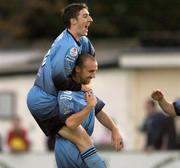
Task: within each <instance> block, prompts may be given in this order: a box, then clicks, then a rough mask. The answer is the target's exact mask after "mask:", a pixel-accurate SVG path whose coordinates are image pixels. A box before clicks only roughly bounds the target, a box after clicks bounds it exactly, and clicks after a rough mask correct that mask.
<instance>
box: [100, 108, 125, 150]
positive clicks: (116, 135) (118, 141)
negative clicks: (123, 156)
mask: <svg viewBox="0 0 180 168" xmlns="http://www.w3.org/2000/svg"><path fill="white" fill-rule="evenodd" d="M96 117H97V119H98V121H99V122H100V123H101V124H102V125H104V126H105V127H106V128H107V129H109V130H110V131H111V133H112V136H111V141H112V144H113V145H114V147H115V149H116V150H117V151H120V150H121V149H122V148H123V140H122V137H121V135H120V131H119V128H118V126H117V125H116V124H115V123H114V121H113V120H112V119H111V118H110V116H109V115H108V114H107V113H105V112H104V111H102V110H101V111H100V112H99V113H98V114H97V115H96Z"/></svg>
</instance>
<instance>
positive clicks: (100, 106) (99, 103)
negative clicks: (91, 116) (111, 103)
mask: <svg viewBox="0 0 180 168" xmlns="http://www.w3.org/2000/svg"><path fill="white" fill-rule="evenodd" d="M96 98H97V103H96V106H95V115H97V114H98V113H99V112H100V111H101V110H102V109H103V107H104V106H105V103H104V102H103V101H102V100H100V99H99V98H98V97H96Z"/></svg>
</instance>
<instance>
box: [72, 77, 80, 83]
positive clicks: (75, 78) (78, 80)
mask: <svg viewBox="0 0 180 168" xmlns="http://www.w3.org/2000/svg"><path fill="white" fill-rule="evenodd" d="M72 79H73V80H74V81H75V82H77V83H81V82H80V79H79V78H78V77H77V76H76V75H72Z"/></svg>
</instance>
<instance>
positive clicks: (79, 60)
mask: <svg viewBox="0 0 180 168" xmlns="http://www.w3.org/2000/svg"><path fill="white" fill-rule="evenodd" d="M87 59H91V60H93V61H96V59H95V57H94V56H93V55H91V54H88V53H87V54H81V55H79V57H78V58H77V60H76V62H75V67H74V69H73V71H72V75H74V74H75V73H76V72H75V69H76V67H77V66H79V67H80V68H82V67H83V66H84V63H85V62H86V60H87Z"/></svg>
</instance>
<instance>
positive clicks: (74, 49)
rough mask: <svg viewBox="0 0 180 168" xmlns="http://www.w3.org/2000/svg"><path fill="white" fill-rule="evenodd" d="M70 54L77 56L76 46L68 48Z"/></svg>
mask: <svg viewBox="0 0 180 168" xmlns="http://www.w3.org/2000/svg"><path fill="white" fill-rule="evenodd" d="M70 55H71V56H73V57H75V56H77V55H78V50H77V48H75V47H73V48H71V49H70Z"/></svg>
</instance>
